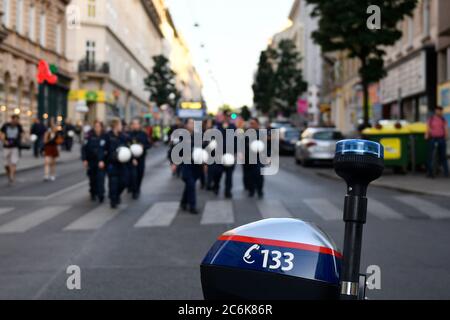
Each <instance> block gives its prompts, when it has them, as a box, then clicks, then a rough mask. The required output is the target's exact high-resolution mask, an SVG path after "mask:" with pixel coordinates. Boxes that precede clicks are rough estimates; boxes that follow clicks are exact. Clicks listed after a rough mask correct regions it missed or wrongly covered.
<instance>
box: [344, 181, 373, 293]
mask: <svg viewBox="0 0 450 320" xmlns="http://www.w3.org/2000/svg"><path fill="white" fill-rule="evenodd" d="M366 190H367V186H360V185H356V186H349V187H348V193H347V196H346V197H345V205H344V222H345V235H344V256H343V261H342V270H341V299H344V300H356V299H357V298H358V291H359V278H360V265H361V249H362V236H363V227H364V224H365V223H366V217H367V198H366Z"/></svg>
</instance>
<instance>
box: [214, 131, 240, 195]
mask: <svg viewBox="0 0 450 320" xmlns="http://www.w3.org/2000/svg"><path fill="white" fill-rule="evenodd" d="M217 129H218V130H219V131H220V132H221V133H222V136H223V154H225V153H226V151H227V144H231V143H234V149H233V153H234V154H235V153H236V139H234V141H227V135H226V130H233V131H236V126H235V125H234V124H232V123H229V124H221V125H219V126H218V127H217ZM235 167H236V166H235V165H233V166H231V167H226V166H224V165H218V166H217V168H214V170H217V172H214V176H215V179H214V180H215V182H214V192H215V193H216V194H218V193H219V188H220V181H221V180H222V175H224V174H225V197H226V198H231V197H232V196H233V195H232V193H231V190H232V188H233V173H234V169H235Z"/></svg>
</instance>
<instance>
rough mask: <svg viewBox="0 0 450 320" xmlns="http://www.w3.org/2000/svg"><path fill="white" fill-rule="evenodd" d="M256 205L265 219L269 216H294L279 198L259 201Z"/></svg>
mask: <svg viewBox="0 0 450 320" xmlns="http://www.w3.org/2000/svg"><path fill="white" fill-rule="evenodd" d="M256 205H257V206H258V210H259V212H260V213H261V216H262V217H263V218H264V219H269V218H292V214H291V213H290V212H289V211H288V210H287V209H286V207H285V206H284V205H283V203H281V201H279V200H262V201H257V202H256Z"/></svg>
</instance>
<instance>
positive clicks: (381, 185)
mask: <svg viewBox="0 0 450 320" xmlns="http://www.w3.org/2000/svg"><path fill="white" fill-rule="evenodd" d="M316 174H317V175H318V176H321V177H323V178H327V179H332V180H340V178H339V177H338V176H336V175H334V174H330V173H324V172H316ZM372 185H373V186H375V187H379V188H384V189H389V190H395V191H400V192H405V193H411V194H417V195H426V196H438V197H446V198H450V194H448V193H438V192H429V191H425V190H416V189H410V188H405V187H400V186H393V185H390V184H387V183H383V182H377V181H375V182H373V183H372Z"/></svg>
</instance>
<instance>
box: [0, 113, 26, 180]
mask: <svg viewBox="0 0 450 320" xmlns="http://www.w3.org/2000/svg"><path fill="white" fill-rule="evenodd" d="M23 133H24V131H23V128H22V125H21V124H20V118H19V116H18V115H13V116H12V117H11V121H10V122H7V123H5V124H4V125H3V126H2V127H1V129H0V140H1V141H2V143H3V153H4V154H3V155H4V163H5V171H6V175H7V176H8V182H9V184H13V183H14V182H15V181H16V171H17V165H18V163H19V159H20V146H21V143H22V139H23Z"/></svg>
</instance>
